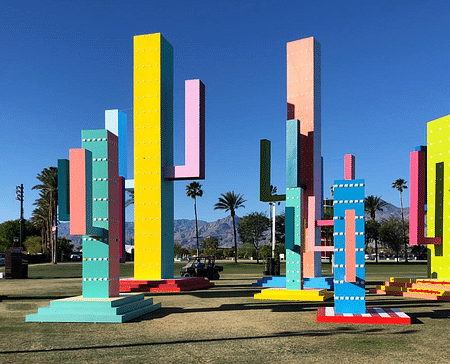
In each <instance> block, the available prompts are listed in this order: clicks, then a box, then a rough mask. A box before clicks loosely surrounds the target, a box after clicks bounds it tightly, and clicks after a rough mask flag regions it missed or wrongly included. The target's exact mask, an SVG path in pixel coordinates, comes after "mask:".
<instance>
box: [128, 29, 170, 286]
mask: <svg viewBox="0 0 450 364" xmlns="http://www.w3.org/2000/svg"><path fill="white" fill-rule="evenodd" d="M133 74H134V171H135V173H134V183H135V193H134V202H135V203H134V216H135V242H134V247H135V264H134V278H135V279H161V278H162V277H161V264H162V262H161V236H162V233H163V232H162V224H161V221H162V216H161V215H162V214H161V188H162V186H161V183H162V175H161V174H162V167H161V157H162V155H161V154H162V152H161V91H162V89H161V34H160V33H156V34H146V35H141V36H135V37H134V72H133Z"/></svg>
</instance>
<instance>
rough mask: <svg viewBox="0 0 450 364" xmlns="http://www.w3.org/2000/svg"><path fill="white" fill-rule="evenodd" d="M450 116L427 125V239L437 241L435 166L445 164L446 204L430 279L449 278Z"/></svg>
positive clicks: (431, 248) (433, 251) (431, 250)
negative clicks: (440, 239)
mask: <svg viewBox="0 0 450 364" xmlns="http://www.w3.org/2000/svg"><path fill="white" fill-rule="evenodd" d="M449 151H450V115H447V116H444V117H442V118H439V119H436V120H433V121H430V122H429V123H427V202H428V209H427V226H428V228H427V230H428V231H427V235H428V236H429V237H435V236H436V231H435V218H436V201H435V192H436V191H435V189H436V163H443V164H444V179H443V183H444V201H443V231H442V233H443V236H442V242H443V244H442V246H434V245H428V249H429V250H430V252H431V259H430V261H429V262H428V264H429V271H428V275H429V278H440V279H448V278H450V256H449V254H450V243H449V240H450V231H449V227H450V204H449V202H450V199H449V198H448V194H447V192H448V191H449V190H450V180H449V177H450V169H449V168H450V167H449V166H450V153H449Z"/></svg>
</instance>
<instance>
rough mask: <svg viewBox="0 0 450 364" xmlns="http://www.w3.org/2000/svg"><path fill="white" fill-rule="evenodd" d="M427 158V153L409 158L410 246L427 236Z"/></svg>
mask: <svg viewBox="0 0 450 364" xmlns="http://www.w3.org/2000/svg"><path fill="white" fill-rule="evenodd" d="M425 158H426V152H424V151H415V152H411V154H410V156H409V161H410V165H409V179H410V182H409V186H410V189H409V206H410V212H409V214H410V215H409V244H410V245H419V244H420V243H421V240H425V239H423V237H424V234H425V179H426V176H425V174H426V169H425Z"/></svg>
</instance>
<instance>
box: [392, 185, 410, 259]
mask: <svg viewBox="0 0 450 364" xmlns="http://www.w3.org/2000/svg"><path fill="white" fill-rule="evenodd" d="M407 183H408V182H407V181H405V180H404V179H403V178H398V179H397V180H395V182H392V188H395V189H397V190H398V192H399V193H400V211H401V212H402V226H403V236H402V237H403V242H404V244H405V263H408V251H407V242H406V239H405V218H404V217H403V199H402V192H403V190H406V189H407V188H408V186H407V185H406V184H407Z"/></svg>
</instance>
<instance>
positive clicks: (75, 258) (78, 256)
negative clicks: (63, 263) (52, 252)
mask: <svg viewBox="0 0 450 364" xmlns="http://www.w3.org/2000/svg"><path fill="white" fill-rule="evenodd" d="M81 259H82V255H81V254H80V253H74V254H71V255H70V260H71V261H72V262H81Z"/></svg>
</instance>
